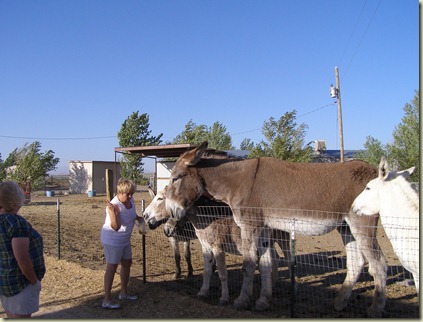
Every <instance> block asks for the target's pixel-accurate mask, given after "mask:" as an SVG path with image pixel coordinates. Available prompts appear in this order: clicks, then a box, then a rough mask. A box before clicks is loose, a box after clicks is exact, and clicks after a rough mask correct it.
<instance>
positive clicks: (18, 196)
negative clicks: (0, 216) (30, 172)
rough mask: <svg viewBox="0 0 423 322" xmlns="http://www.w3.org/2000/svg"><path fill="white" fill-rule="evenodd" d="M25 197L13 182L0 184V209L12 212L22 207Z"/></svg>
mask: <svg viewBox="0 0 423 322" xmlns="http://www.w3.org/2000/svg"><path fill="white" fill-rule="evenodd" d="M24 200H25V195H24V193H23V191H22V188H21V187H20V186H19V185H18V184H17V183H16V182H15V181H4V182H0V207H1V208H3V209H4V210H5V211H7V212H12V211H14V210H16V209H19V208H20V207H22V205H23V203H24Z"/></svg>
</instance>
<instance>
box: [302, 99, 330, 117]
mask: <svg viewBox="0 0 423 322" xmlns="http://www.w3.org/2000/svg"><path fill="white" fill-rule="evenodd" d="M335 104H336V101H335V102H333V103H330V104H326V105H324V106H321V107H318V108H316V109H314V110H312V111H310V112H307V113H304V114H301V115H298V116H297V118H300V117H302V116H306V115H309V114H311V113H314V112H317V111H319V110H321V109H323V108H325V107H328V106H331V105H335Z"/></svg>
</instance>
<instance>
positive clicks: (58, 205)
mask: <svg viewBox="0 0 423 322" xmlns="http://www.w3.org/2000/svg"><path fill="white" fill-rule="evenodd" d="M57 258H58V259H60V200H59V198H57Z"/></svg>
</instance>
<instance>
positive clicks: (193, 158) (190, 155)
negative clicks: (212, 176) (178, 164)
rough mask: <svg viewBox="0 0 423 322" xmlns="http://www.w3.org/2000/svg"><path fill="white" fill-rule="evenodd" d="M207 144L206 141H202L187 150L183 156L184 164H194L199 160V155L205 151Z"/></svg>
mask: <svg viewBox="0 0 423 322" xmlns="http://www.w3.org/2000/svg"><path fill="white" fill-rule="evenodd" d="M207 146H208V143H207V141H204V142H203V143H201V144H200V145H199V146H198V147H196V148H195V149H193V150H191V151H189V152H187V153H186V154H185V155H184V158H185V159H186V160H185V164H186V165H187V166H193V165H196V164H197V163H198V162H199V161H200V160H201V157H202V156H203V154H204V152H206V149H207Z"/></svg>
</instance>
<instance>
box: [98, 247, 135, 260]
mask: <svg viewBox="0 0 423 322" xmlns="http://www.w3.org/2000/svg"><path fill="white" fill-rule="evenodd" d="M103 248H104V256H105V257H106V263H107V264H119V263H120V261H121V260H122V259H132V248H131V244H128V245H127V246H123V247H118V246H111V245H106V244H103Z"/></svg>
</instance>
